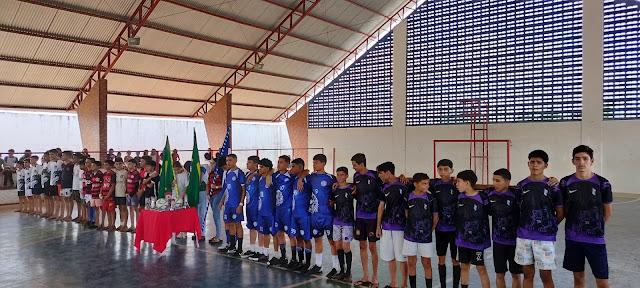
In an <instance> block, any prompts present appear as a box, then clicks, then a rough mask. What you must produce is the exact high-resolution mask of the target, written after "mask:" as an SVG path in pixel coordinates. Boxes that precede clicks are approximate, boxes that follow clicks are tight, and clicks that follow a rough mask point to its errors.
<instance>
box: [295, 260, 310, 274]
mask: <svg viewBox="0 0 640 288" xmlns="http://www.w3.org/2000/svg"><path fill="white" fill-rule="evenodd" d="M307 270H309V266H307V264H304V263H302V262H301V263H300V265H299V266H298V267H297V268H296V271H298V272H303V273H304V272H307Z"/></svg>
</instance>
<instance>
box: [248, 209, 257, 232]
mask: <svg viewBox="0 0 640 288" xmlns="http://www.w3.org/2000/svg"><path fill="white" fill-rule="evenodd" d="M246 212H247V229H249V230H256V229H258V207H256V208H255V209H251V208H249V207H247V211H246Z"/></svg>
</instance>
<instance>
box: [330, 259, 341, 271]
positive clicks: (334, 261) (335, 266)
mask: <svg viewBox="0 0 640 288" xmlns="http://www.w3.org/2000/svg"><path fill="white" fill-rule="evenodd" d="M331 262H333V269H336V270H338V269H340V262H339V261H338V255H331Z"/></svg>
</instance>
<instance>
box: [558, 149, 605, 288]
mask: <svg viewBox="0 0 640 288" xmlns="http://www.w3.org/2000/svg"><path fill="white" fill-rule="evenodd" d="M572 155H573V160H572V162H573V165H574V166H575V167H576V172H575V173H574V174H572V175H569V176H567V177H564V178H562V180H561V181H560V190H561V191H562V194H563V200H564V211H565V214H564V215H565V216H566V220H567V222H566V223H565V226H564V227H565V241H566V246H565V252H564V261H563V264H562V267H564V268H565V269H567V270H569V271H572V272H573V281H574V282H573V283H574V284H573V285H574V287H576V288H582V287H585V275H584V259H585V258H586V259H587V260H589V266H591V271H592V272H593V275H594V276H595V278H596V285H597V286H598V288H604V287H609V280H608V279H609V263H608V260H607V246H606V244H605V235H604V233H605V231H604V226H605V223H606V222H607V221H608V220H609V218H611V202H613V195H612V192H611V184H610V183H609V181H608V180H607V179H605V178H604V177H602V176H600V175H598V174H595V173H593V171H592V165H593V149H591V148H590V147H589V146H586V145H580V146H577V147H575V148H573V153H572Z"/></svg>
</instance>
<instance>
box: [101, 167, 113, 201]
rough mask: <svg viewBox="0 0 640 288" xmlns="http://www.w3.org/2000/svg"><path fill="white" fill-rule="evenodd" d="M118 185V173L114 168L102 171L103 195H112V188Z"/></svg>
mask: <svg viewBox="0 0 640 288" xmlns="http://www.w3.org/2000/svg"><path fill="white" fill-rule="evenodd" d="M115 185H116V173H115V172H113V170H108V171H105V172H104V173H102V189H101V190H100V194H102V196H104V197H107V196H112V195H111V194H110V193H109V192H110V190H111V188H112V187H113V188H115Z"/></svg>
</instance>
